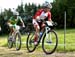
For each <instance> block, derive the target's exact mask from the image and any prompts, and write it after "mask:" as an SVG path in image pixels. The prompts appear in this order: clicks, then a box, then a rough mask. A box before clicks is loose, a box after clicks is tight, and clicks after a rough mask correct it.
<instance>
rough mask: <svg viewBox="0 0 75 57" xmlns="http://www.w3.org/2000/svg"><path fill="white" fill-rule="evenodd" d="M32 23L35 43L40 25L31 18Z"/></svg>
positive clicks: (35, 42)
mask: <svg viewBox="0 0 75 57" xmlns="http://www.w3.org/2000/svg"><path fill="white" fill-rule="evenodd" d="M33 25H34V28H35V30H36V32H35V36H34V44H35V45H36V44H37V41H38V36H39V30H40V27H39V24H38V23H37V22H36V20H33Z"/></svg>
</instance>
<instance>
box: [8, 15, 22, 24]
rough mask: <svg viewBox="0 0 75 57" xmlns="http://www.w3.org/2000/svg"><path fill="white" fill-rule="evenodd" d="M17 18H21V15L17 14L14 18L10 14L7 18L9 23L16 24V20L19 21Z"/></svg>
mask: <svg viewBox="0 0 75 57" xmlns="http://www.w3.org/2000/svg"><path fill="white" fill-rule="evenodd" d="M19 20H21V17H20V16H17V18H15V17H14V16H12V17H11V18H10V19H9V21H10V23H11V24H13V25H14V24H17V22H18V21H19Z"/></svg>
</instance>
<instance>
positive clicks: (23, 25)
mask: <svg viewBox="0 0 75 57" xmlns="http://www.w3.org/2000/svg"><path fill="white" fill-rule="evenodd" d="M18 18H19V19H20V21H21V23H22V25H23V27H25V25H24V22H23V20H22V18H21V17H20V16H18Z"/></svg>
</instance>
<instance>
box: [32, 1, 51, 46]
mask: <svg viewBox="0 0 75 57" xmlns="http://www.w3.org/2000/svg"><path fill="white" fill-rule="evenodd" d="M51 8H52V5H51V4H50V3H48V2H45V3H44V4H43V8H42V9H39V10H38V11H37V12H36V13H35V15H34V16H33V25H34V28H35V30H36V32H35V37H34V45H37V40H38V37H40V36H39V31H40V29H41V28H42V30H43V28H44V26H45V24H44V23H43V22H40V21H38V20H41V19H43V20H45V21H49V22H52V20H51V12H50V10H51ZM37 21H38V22H37ZM40 34H41V35H42V32H41V33H40Z"/></svg>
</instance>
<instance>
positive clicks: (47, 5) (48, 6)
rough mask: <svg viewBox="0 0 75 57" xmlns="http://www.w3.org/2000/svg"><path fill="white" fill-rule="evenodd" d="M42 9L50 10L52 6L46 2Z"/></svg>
mask: <svg viewBox="0 0 75 57" xmlns="http://www.w3.org/2000/svg"><path fill="white" fill-rule="evenodd" d="M43 7H47V8H50V9H52V5H51V4H50V3H48V2H45V3H43Z"/></svg>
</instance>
